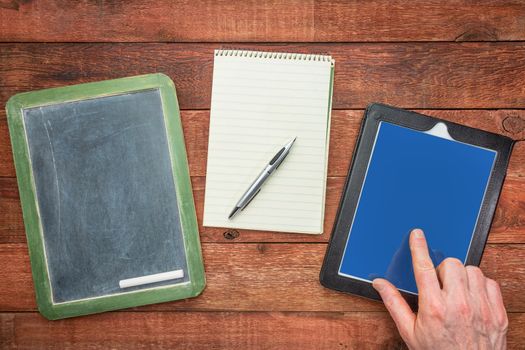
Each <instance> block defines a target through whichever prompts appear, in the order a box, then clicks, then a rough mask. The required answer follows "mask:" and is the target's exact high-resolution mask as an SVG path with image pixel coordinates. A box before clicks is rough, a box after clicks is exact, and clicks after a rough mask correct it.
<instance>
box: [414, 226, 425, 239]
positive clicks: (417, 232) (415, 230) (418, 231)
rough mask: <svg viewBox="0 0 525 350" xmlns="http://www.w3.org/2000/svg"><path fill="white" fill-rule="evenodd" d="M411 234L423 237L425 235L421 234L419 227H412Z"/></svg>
mask: <svg viewBox="0 0 525 350" xmlns="http://www.w3.org/2000/svg"><path fill="white" fill-rule="evenodd" d="M412 234H413V235H414V237H416V238H423V237H425V235H424V234H423V231H422V230H421V229H419V228H416V229H413V230H412Z"/></svg>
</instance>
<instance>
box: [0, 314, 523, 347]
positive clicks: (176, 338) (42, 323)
mask: <svg viewBox="0 0 525 350" xmlns="http://www.w3.org/2000/svg"><path fill="white" fill-rule="evenodd" d="M509 327H510V329H509V335H508V348H509V349H519V348H522V345H523V343H524V342H525V333H523V332H522V331H521V329H523V328H524V327H525V314H521V313H519V314H510V315H509ZM0 330H1V331H2V332H1V333H0V342H2V343H3V347H2V348H3V349H6V350H7V349H29V348H38V349H60V350H63V349H75V350H77V349H92V350H97V349H108V348H111V349H126V350H128V349H130V350H133V349H150V348H162V349H203V348H206V349H305V350H308V349H315V350H317V349H325V348H326V349H405V348H406V347H405V346H404V344H403V342H402V341H401V339H400V338H399V336H398V335H397V331H396V330H395V326H394V324H393V322H392V320H391V319H390V316H389V315H388V314H386V313H384V312H376V313H330V314H325V313H305V312H302V313H295V312H294V313H282V312H257V313H253V312H251V313H244V312H242V313H238V312H237V313H231V312H205V313H203V312H169V313H143V312H133V313H123V312H113V313H106V314H101V315H93V316H87V317H84V318H77V319H71V320H62V321H55V322H51V323H50V322H48V321H46V320H44V319H43V318H42V317H41V316H40V315H38V314H36V313H23V314H20V313H19V314H16V313H4V314H0ZM101 330H103V331H101Z"/></svg>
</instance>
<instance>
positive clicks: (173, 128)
mask: <svg viewBox="0 0 525 350" xmlns="http://www.w3.org/2000/svg"><path fill="white" fill-rule="evenodd" d="M6 109H7V115H8V122H9V130H10V136H11V142H12V146H13V155H14V160H15V166H16V171H17V180H18V185H19V191H20V198H21V204H22V210H23V213H24V224H25V227H26V235H27V241H28V248H29V256H30V259H31V268H32V272H33V279H34V281H35V292H36V298H37V304H38V307H39V310H40V311H41V313H42V314H43V315H44V316H45V317H47V318H49V319H59V318H64V317H72V316H78V315H83V314H89V313H95V312H102V311H108V310H114V309H120V308H125V307H132V306H139V305H145V304H151V303H157V302H165V301H170V300H177V299H183V298H189V297H194V296H196V295H198V294H200V293H201V291H202V290H203V288H204V285H205V278H204V267H203V263H202V254H201V251H200V242H199V235H198V226H197V219H196V214H195V207H194V202H193V196H192V190H191V182H190V177H189V170H188V164H187V158H186V151H185V145H184V137H183V133H182V126H181V122H180V114H179V110H178V104H177V99H176V94H175V88H174V85H173V82H172V81H171V80H170V79H169V78H168V77H166V76H165V75H162V74H150V75H145V76H138V77H131V78H123V79H116V80H111V81H104V82H96V83H88V84H81V85H75V86H70V87H63V88H55V89H48V90H41V91H34V92H29V93H23V94H19V95H15V96H14V97H12V98H11V99H10V100H9V101H8V104H7V106H6Z"/></svg>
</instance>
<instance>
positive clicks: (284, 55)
mask: <svg viewBox="0 0 525 350" xmlns="http://www.w3.org/2000/svg"><path fill="white" fill-rule="evenodd" d="M215 56H235V57H251V58H268V59H279V60H300V61H317V62H331V63H333V60H332V57H331V56H325V55H318V54H305V53H290V52H264V51H250V50H228V49H222V50H215Z"/></svg>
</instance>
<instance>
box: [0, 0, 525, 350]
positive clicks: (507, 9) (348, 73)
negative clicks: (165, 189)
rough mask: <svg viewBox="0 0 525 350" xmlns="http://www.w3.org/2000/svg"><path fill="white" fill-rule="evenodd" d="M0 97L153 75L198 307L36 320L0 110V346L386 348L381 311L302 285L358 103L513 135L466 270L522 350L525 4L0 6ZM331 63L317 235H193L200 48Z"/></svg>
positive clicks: (204, 59) (51, 1)
mask: <svg viewBox="0 0 525 350" xmlns="http://www.w3.org/2000/svg"><path fill="white" fill-rule="evenodd" d="M0 42H1V43H0V102H1V105H2V106H4V105H5V102H6V101H7V99H8V98H9V97H10V96H11V95H13V94H15V93H19V92H24V91H30V90H36V89H43V88H48V87H55V86H63V85H70V84H76V83H82V82H89V81H98V80H104V79H111V78H118V77H125V76H132V75H138V74H145V73H154V72H163V73H165V74H167V75H168V76H170V77H171V78H172V79H173V81H174V82H175V85H176V87H177V94H178V98H179V102H180V106H181V109H182V121H183V128H184V133H185V140H186V147H187V151H188V157H189V163H190V172H191V176H192V183H193V191H194V196H195V201H196V206H197V214H198V219H199V224H200V235H201V241H202V249H203V254H204V263H205V268H206V276H207V287H206V290H205V291H204V292H203V294H202V295H201V296H199V297H197V298H194V299H190V300H184V301H178V302H171V303H164V304H157V305H151V306H145V307H139V308H134V309H129V310H122V311H117V312H109V313H104V314H99V315H93V316H86V317H78V318H74V319H68V320H61V321H53V322H51V321H47V320H45V319H44V318H43V317H41V316H40V314H39V313H38V312H37V309H36V304H35V295H34V289H33V283H32V279H31V271H30V266H29V258H28V253H27V246H26V239H25V233H24V226H23V220H22V212H21V208H20V200H19V195H18V189H17V185H16V178H15V171H14V166H13V159H12V155H11V146H10V141H9V134H8V129H7V123H6V116H5V111H4V109H3V108H1V110H0V348H1V349H14V348H23V349H27V348H36V349H82V348H89V349H105V348H114V349H139V348H140V349H142V348H149V347H155V348H184V349H194V348H195V349H197V348H207V349H210V348H212V349H230V348H238V349H249V348H264V349H283V348H285V349H324V348H327V349H347V348H359V349H362V348H371V349H375V348H399V347H402V346H403V345H402V344H403V343H402V341H401V339H400V338H399V335H398V334H397V331H396V329H395V327H394V324H393V322H392V321H391V319H390V317H389V315H388V314H387V313H386V311H385V309H384V307H383V305H382V304H381V303H378V302H373V301H369V300H365V299H362V298H359V297H354V296H349V295H343V294H341V293H337V292H334V291H331V290H327V289H325V288H323V287H321V286H320V284H319V282H318V273H319V269H320V266H321V262H322V258H323V255H324V252H325V249H326V244H327V241H328V239H329V234H330V231H331V227H332V224H333V221H334V217H335V212H336V210H337V206H338V201H339V197H340V194H341V191H342V187H343V184H344V178H345V176H346V174H347V171H348V166H349V163H350V159H351V155H352V149H353V146H354V142H355V139H356V134H357V132H358V125H359V122H360V120H361V118H362V114H363V108H364V107H365V106H366V105H367V104H368V103H369V102H383V103H388V104H392V105H396V106H399V107H403V108H408V109H414V110H418V111H421V112H422V113H425V114H429V115H432V116H436V117H439V118H444V119H447V120H451V121H454V122H459V123H462V124H465V125H469V126H473V127H477V128H481V129H484V130H489V131H492V132H496V133H499V134H503V135H507V136H509V137H511V138H513V139H515V140H516V141H518V142H516V144H515V148H514V151H513V155H512V159H511V164H510V168H509V171H508V174H507V178H506V181H505V185H504V188H503V192H502V194H501V198H500V201H499V205H498V208H497V211H496V216H495V219H494V222H493V225H492V229H491V233H490V236H489V243H488V245H487V247H486V250H485V254H484V256H483V261H482V264H481V267H482V269H483V270H484V272H485V273H486V274H487V275H488V276H489V277H490V278H493V279H495V280H497V281H498V282H499V283H500V284H501V287H502V291H503V296H504V300H505V305H506V307H507V310H508V312H509V319H510V330H509V345H510V348H523V347H525V332H524V331H523V330H524V329H525V293H523V287H524V285H525V192H524V189H525V142H524V139H525V110H524V107H525V1H495V0H494V1H491V0H480V1H476V2H472V1H469V0H455V1H432V0H430V1H420V0H414V1H406V2H405V1H394V2H392V1H387V0H368V1H322V0H308V1H302V0H290V1H257V0H246V1H228V0H219V1H202V2H199V1H192V0H187V1H169V0H158V1H155V2H143V1H81V2H78V3H76V2H67V1H60V0H48V1H42V0H40V1H37V0H33V1H31V0H2V1H0ZM216 48H246V49H259V50H276V51H277V50H278V51H290V52H304V53H328V54H331V55H332V56H333V57H334V58H335V60H336V69H335V85H334V100H333V108H334V110H333V113H332V127H331V141H330V158H329V169H328V173H329V178H328V184H327V186H328V191H327V200H326V220H325V225H324V232H325V233H324V234H322V235H319V236H311V235H300V234H284V233H270V232H260V231H245V230H227V229H220V228H207V227H202V212H203V199H204V183H205V181H204V180H205V178H204V176H205V170H206V152H207V140H208V121H209V107H210V92H211V91H210V90H211V78H212V68H213V67H212V64H213V50H214V49H216Z"/></svg>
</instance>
